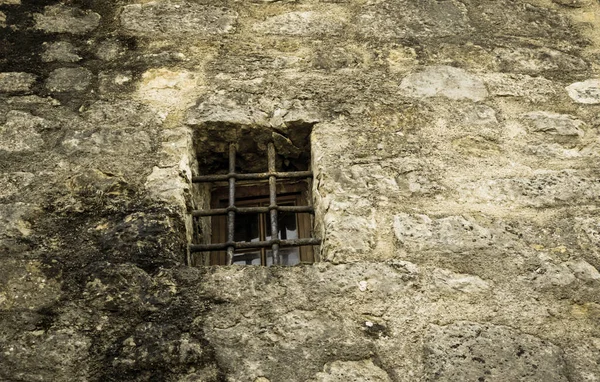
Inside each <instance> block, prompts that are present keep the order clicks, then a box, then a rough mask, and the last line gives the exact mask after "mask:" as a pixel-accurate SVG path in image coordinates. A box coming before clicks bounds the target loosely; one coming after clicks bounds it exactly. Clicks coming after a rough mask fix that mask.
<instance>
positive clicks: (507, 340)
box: [424, 322, 569, 382]
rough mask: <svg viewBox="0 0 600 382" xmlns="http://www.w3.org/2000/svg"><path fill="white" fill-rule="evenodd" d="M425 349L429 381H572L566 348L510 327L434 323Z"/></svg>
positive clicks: (426, 340)
mask: <svg viewBox="0 0 600 382" xmlns="http://www.w3.org/2000/svg"><path fill="white" fill-rule="evenodd" d="M424 349H425V371H426V380H427V381H440V382H441V381H448V382H454V381H490V382H495V381H497V382H505V381H523V382H538V381H556V382H567V381H569V378H568V372H567V366H566V364H565V361H564V359H563V352H562V350H561V349H560V348H558V347H557V346H555V345H554V344H552V343H550V342H548V341H544V340H542V339H540V338H538V337H534V336H532V335H529V334H524V333H520V332H518V331H517V330H514V329H512V328H509V327H506V326H497V325H493V324H479V323H472V322H457V323H453V324H449V325H445V326H438V325H432V326H431V327H430V329H429V332H428V334H427V336H426V337H425V343H424Z"/></svg>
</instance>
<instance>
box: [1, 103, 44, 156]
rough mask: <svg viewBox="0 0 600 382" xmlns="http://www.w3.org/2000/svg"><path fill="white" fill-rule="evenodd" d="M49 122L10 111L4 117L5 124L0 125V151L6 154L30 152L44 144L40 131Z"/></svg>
mask: <svg viewBox="0 0 600 382" xmlns="http://www.w3.org/2000/svg"><path fill="white" fill-rule="evenodd" d="M50 125H51V124H50V122H49V121H47V120H45V119H43V118H40V117H36V116H33V115H31V114H29V113H27V112H23V111H17V110H11V111H9V112H8V114H7V115H6V123H5V124H4V125H0V150H4V151H8V152H28V151H29V152H30V151H35V150H38V149H40V148H41V147H42V146H43V144H44V139H43V138H42V135H41V134H40V133H41V130H43V129H45V128H48V127H49V126H50Z"/></svg>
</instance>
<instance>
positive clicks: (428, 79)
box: [400, 66, 488, 101]
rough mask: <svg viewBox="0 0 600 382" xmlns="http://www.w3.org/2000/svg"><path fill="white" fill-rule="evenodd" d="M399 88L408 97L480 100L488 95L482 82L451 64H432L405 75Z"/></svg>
mask: <svg viewBox="0 0 600 382" xmlns="http://www.w3.org/2000/svg"><path fill="white" fill-rule="evenodd" d="M400 89H401V90H402V91H403V93H404V94H406V95H407V96H410V97H418V98H425V97H436V96H441V97H446V98H450V99H453V100H460V99H467V100H472V101H482V100H484V99H485V98H486V97H487V96H488V91H487V89H486V88H485V85H484V84H483V82H482V81H481V80H480V79H479V78H477V77H476V76H474V75H473V74H470V73H468V72H467V71H465V70H463V69H460V68H454V67H452V66H434V67H429V68H426V69H425V70H423V71H421V72H417V73H413V74H410V75H408V76H407V77H405V78H404V79H403V80H402V82H401V83H400Z"/></svg>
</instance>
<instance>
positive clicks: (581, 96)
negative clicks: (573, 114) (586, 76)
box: [567, 79, 600, 104]
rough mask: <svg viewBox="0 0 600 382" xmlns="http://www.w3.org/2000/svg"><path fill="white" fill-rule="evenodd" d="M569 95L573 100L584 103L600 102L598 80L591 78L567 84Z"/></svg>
mask: <svg viewBox="0 0 600 382" xmlns="http://www.w3.org/2000/svg"><path fill="white" fill-rule="evenodd" d="M567 91H568V92H569V97H571V98H572V99H573V101H575V102H578V103H585V104H597V103H600V80H597V79H591V80H586V81H583V82H575V83H574V84H571V85H569V86H567Z"/></svg>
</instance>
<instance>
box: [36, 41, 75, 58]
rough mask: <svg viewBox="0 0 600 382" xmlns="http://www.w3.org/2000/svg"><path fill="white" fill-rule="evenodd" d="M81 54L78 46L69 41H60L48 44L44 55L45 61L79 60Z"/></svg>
mask: <svg viewBox="0 0 600 382" xmlns="http://www.w3.org/2000/svg"><path fill="white" fill-rule="evenodd" d="M80 60H81V56H79V55H78V54H77V48H76V47H75V46H73V44H71V43H70V42H68V41H58V42H55V43H52V44H47V45H46V50H45V52H44V54H43V55H42V61H44V62H54V61H58V62H77V61H80Z"/></svg>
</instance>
